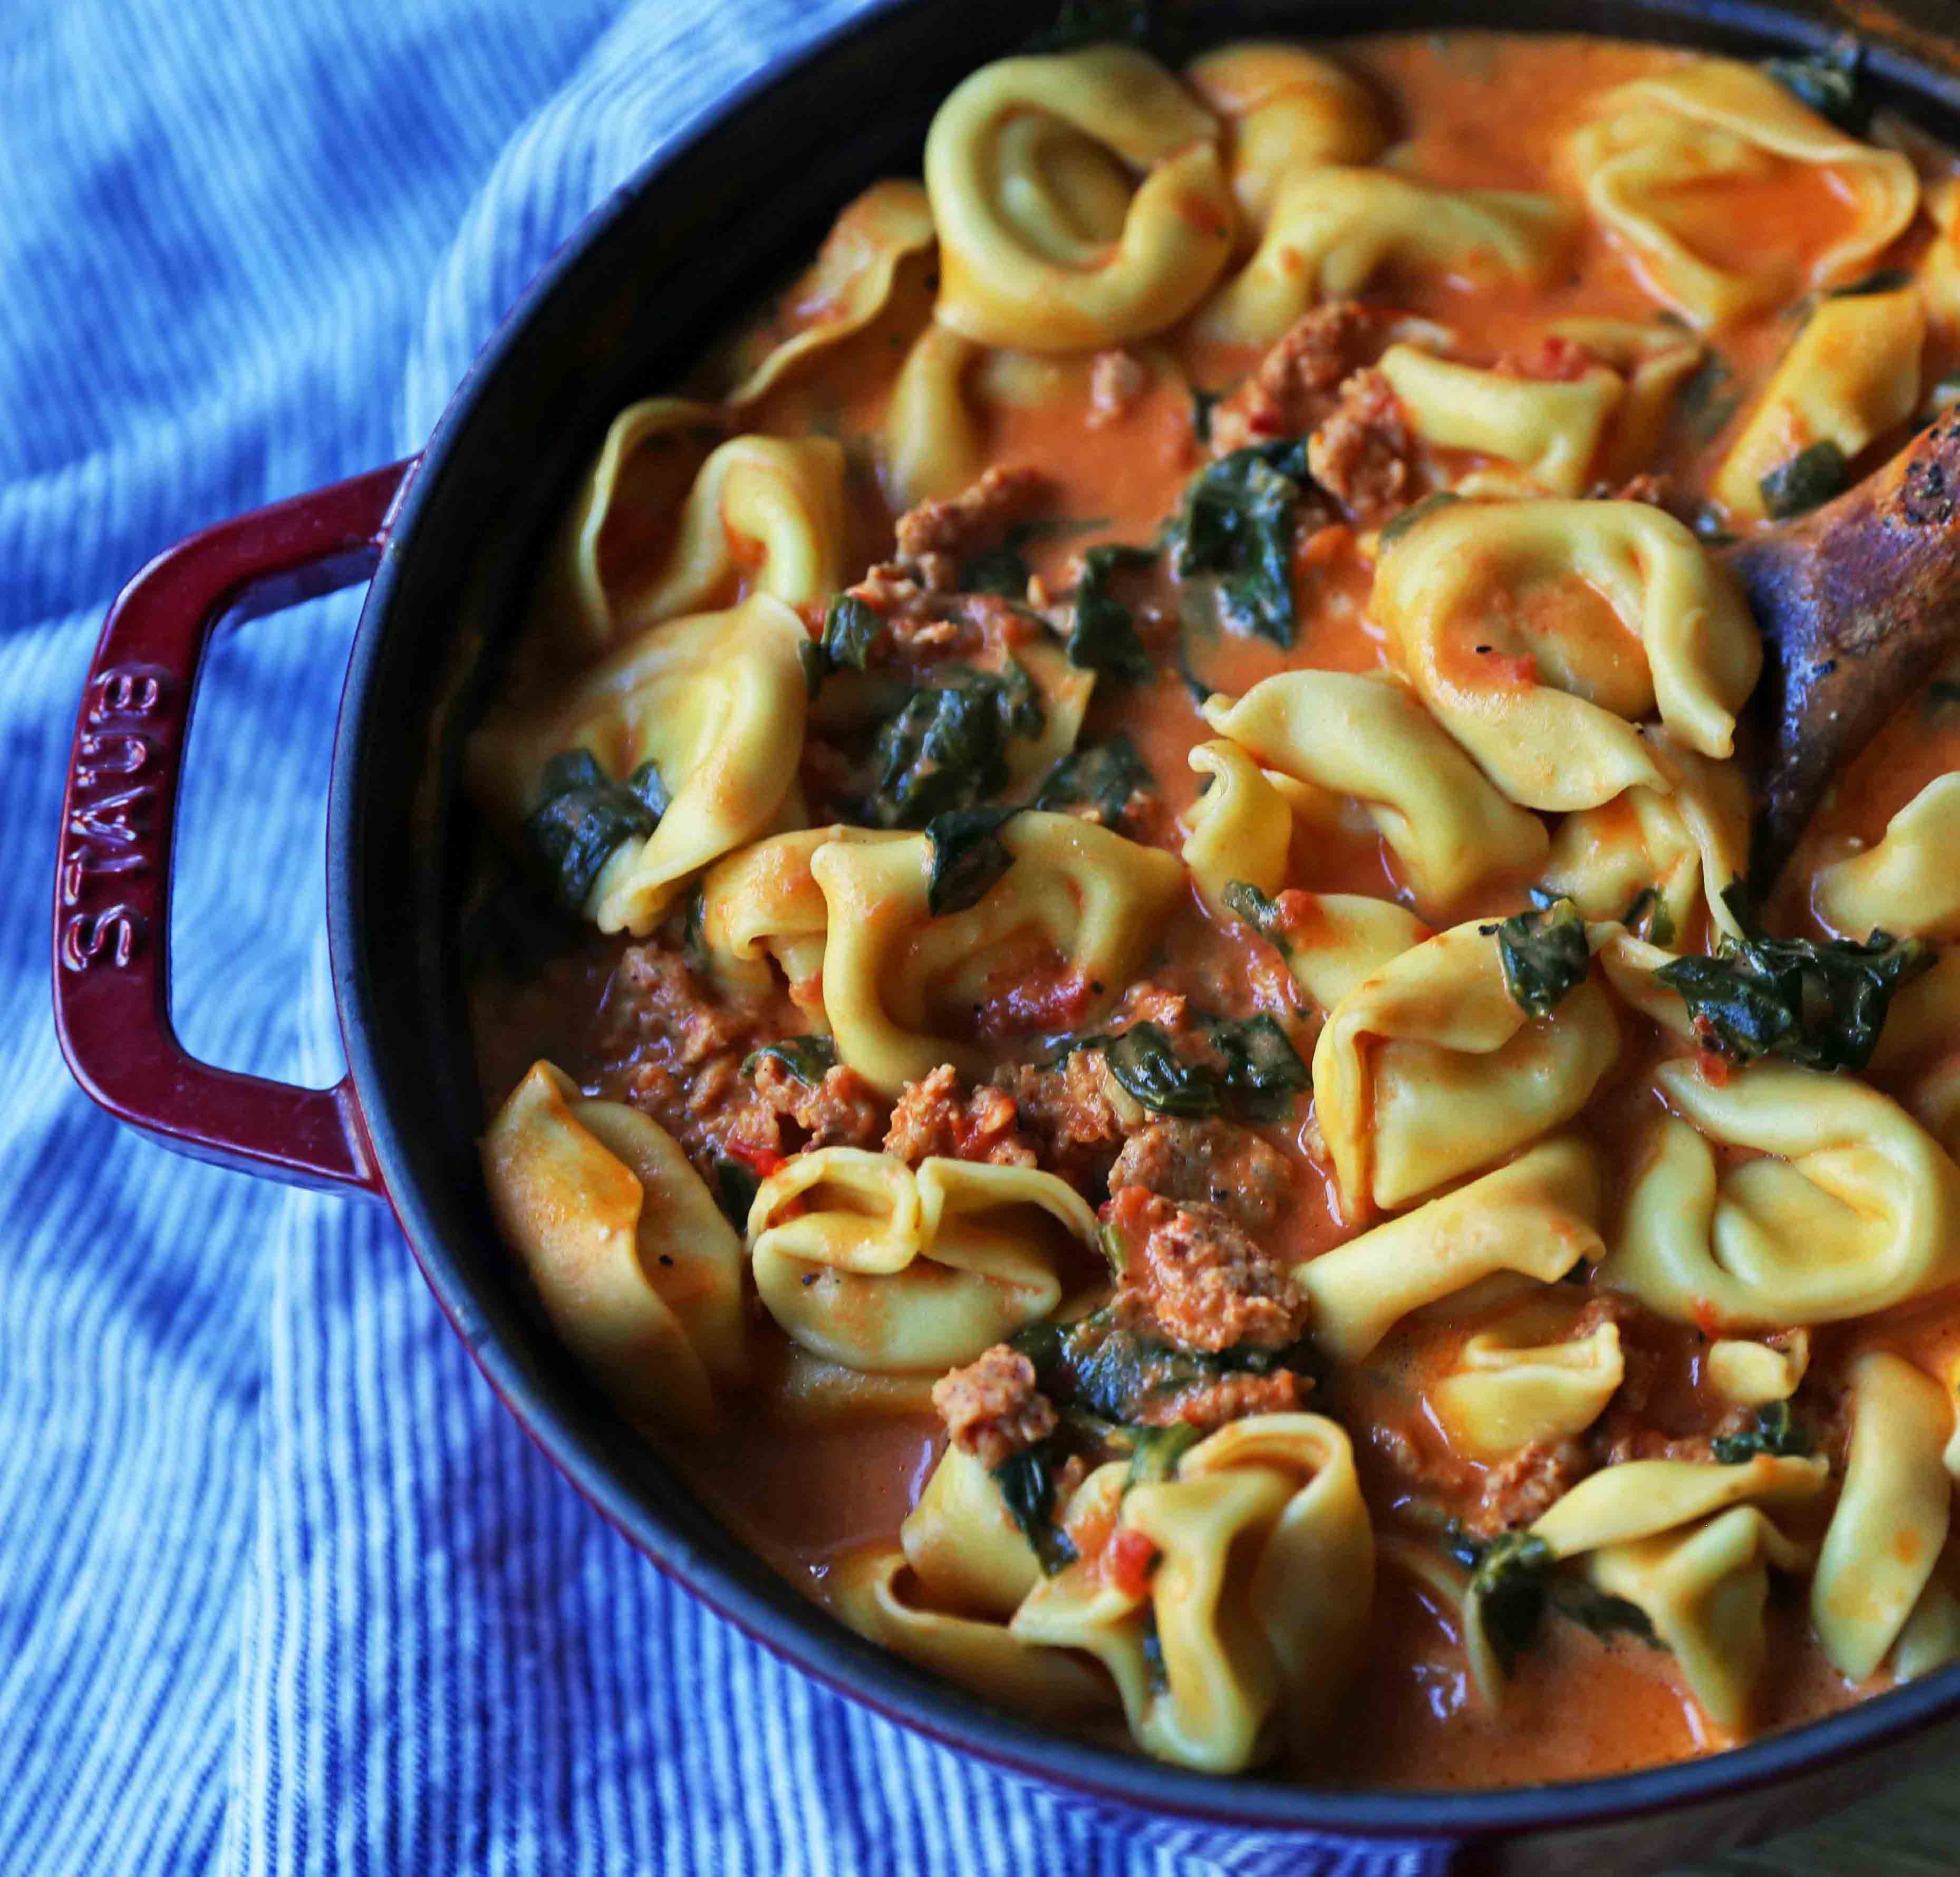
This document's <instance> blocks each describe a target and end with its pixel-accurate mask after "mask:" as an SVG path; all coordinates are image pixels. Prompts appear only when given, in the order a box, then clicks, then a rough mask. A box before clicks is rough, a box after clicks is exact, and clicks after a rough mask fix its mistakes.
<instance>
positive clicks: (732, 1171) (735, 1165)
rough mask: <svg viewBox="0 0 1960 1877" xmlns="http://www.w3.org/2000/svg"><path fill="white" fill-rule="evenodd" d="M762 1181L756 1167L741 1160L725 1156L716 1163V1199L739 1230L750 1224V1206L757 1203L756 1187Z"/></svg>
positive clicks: (729, 1220)
mask: <svg viewBox="0 0 1960 1877" xmlns="http://www.w3.org/2000/svg"><path fill="white" fill-rule="evenodd" d="M760 1185H762V1182H761V1181H760V1180H759V1179H757V1178H756V1169H754V1168H753V1166H746V1165H744V1164H743V1163H742V1162H741V1161H740V1160H729V1159H727V1158H723V1159H721V1160H717V1161H716V1162H715V1163H714V1197H715V1200H716V1202H717V1203H718V1204H719V1205H720V1206H721V1210H722V1212H723V1214H724V1216H725V1217H727V1220H728V1222H729V1223H730V1224H731V1225H732V1226H734V1227H735V1229H736V1230H737V1231H738V1232H739V1231H741V1230H743V1229H744V1228H745V1227H746V1226H747V1225H748V1223H749V1207H751V1206H753V1204H755V1203H756V1188H758V1187H759V1186H760Z"/></svg>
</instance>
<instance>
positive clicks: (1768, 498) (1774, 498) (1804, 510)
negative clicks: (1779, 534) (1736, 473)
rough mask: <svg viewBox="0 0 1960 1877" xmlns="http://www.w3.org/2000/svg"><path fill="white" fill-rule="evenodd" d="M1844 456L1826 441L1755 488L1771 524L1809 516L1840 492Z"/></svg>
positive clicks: (1842, 487)
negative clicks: (1758, 492)
mask: <svg viewBox="0 0 1960 1877" xmlns="http://www.w3.org/2000/svg"><path fill="white" fill-rule="evenodd" d="M1846 476H1847V465H1846V460H1845V456H1844V451H1843V450H1841V449H1839V448H1838V446H1837V445H1836V444H1834V443H1833V442H1832V441H1831V440H1830V438H1829V437H1825V438H1823V439H1822V440H1821V441H1818V442H1817V443H1814V444H1811V445H1810V446H1809V448H1808V449H1805V450H1799V451H1798V452H1797V453H1796V455H1795V456H1793V457H1791V458H1790V460H1789V461H1788V462H1787V463H1781V464H1779V465H1778V466H1777V467H1776V468H1775V469H1772V470H1771V472H1769V474H1768V476H1764V478H1763V479H1761V481H1760V482H1758V484H1757V485H1756V486H1757V487H1758V488H1759V489H1761V491H1762V495H1763V507H1764V510H1765V511H1767V512H1768V515H1769V517H1770V519H1771V520H1772V521H1787V520H1789V519H1790V517H1792V516H1793V515H1801V514H1808V513H1809V511H1810V510H1812V509H1813V508H1817V507H1822V504H1825V502H1828V501H1830V499H1831V497H1832V496H1834V495H1838V494H1839V493H1841V492H1842V490H1843V489H1844V484H1845V480H1846Z"/></svg>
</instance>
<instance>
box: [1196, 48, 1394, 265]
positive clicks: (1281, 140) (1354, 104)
mask: <svg viewBox="0 0 1960 1877" xmlns="http://www.w3.org/2000/svg"><path fill="white" fill-rule="evenodd" d="M1185 80H1186V81H1187V82H1188V84H1190V86H1191V88H1192V90H1193V91H1195V92H1196V93H1197V94H1198V96H1199V97H1201V98H1202V99H1203V100H1204V102H1205V103H1206V104H1208V106H1209V107H1211V110H1213V111H1214V113H1217V116H1218V117H1219V118H1220V119H1222V120H1223V123H1224V126H1225V134H1226V143H1227V157H1226V173H1227V177H1228V178H1229V180H1230V183H1231V186H1232V193H1233V196H1234V197H1235V198H1236V200H1237V202H1238V205H1239V213H1240V215H1241V216H1242V217H1243V225H1244V226H1245V227H1246V229H1247V230H1249V231H1251V232H1252V233H1254V234H1257V233H1258V231H1261V230H1262V229H1263V228H1264V227H1265V225H1266V223H1267V221H1268V219H1269V218H1270V217H1271V213H1272V207H1273V199H1274V196H1275V195H1276V194H1277V193H1278V189H1279V186H1280V185H1281V183H1283V182H1284V181H1285V180H1286V179H1287V177H1289V176H1290V175H1292V174H1293V173H1294V172H1295V171H1297V170H1306V169H1313V168H1316V167H1319V165H1322V164H1329V163H1335V164H1342V163H1372V162H1373V161H1374V160H1375V158H1376V157H1378V156H1379V155H1380V154H1381V152H1382V150H1383V146H1384V145H1386V143H1387V142H1388V140H1389V139H1388V131H1387V129H1386V126H1385V125H1384V124H1383V121H1382V112H1381V108H1380V107H1379V105H1377V104H1376V102H1375V100H1374V98H1373V95H1372V94H1370V91H1369V90H1368V88H1367V86H1366V85H1364V84H1362V83H1361V82H1360V80H1359V79H1357V78H1354V77H1353V76H1351V75H1350V74H1349V73H1348V72H1344V71H1343V70H1342V69H1341V68H1340V66H1338V65H1335V63H1334V62H1333V61H1332V60H1331V59H1321V58H1317V57H1316V56H1314V54H1313V53H1312V52H1303V51H1302V50H1301V49H1300V47H1299V46H1287V45H1281V44H1276V43H1271V42H1269V41H1265V40H1245V41H1241V42H1239V43H1236V44H1234V45H1230V46H1220V47H1219V48H1218V49H1217V50H1216V51H1215V52H1207V53H1206V54H1205V55H1204V56H1203V57H1202V58H1201V59H1193V60H1192V62H1191V64H1190V65H1189V66H1188V67H1187V68H1186V69H1185Z"/></svg>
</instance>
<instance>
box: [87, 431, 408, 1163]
mask: <svg viewBox="0 0 1960 1877" xmlns="http://www.w3.org/2000/svg"><path fill="white" fill-rule="evenodd" d="M415 461H416V459H415V458H413V457H410V458H409V460H406V461H405V462H402V463H394V464H392V465H391V466H390V467H388V468H387V469H372V470H370V471H369V472H368V473H367V474H366V475H365V476H353V477H351V478H350V479H348V481H346V482H336V483H334V484H333V485H331V486H329V487H328V488H320V489H315V490H314V491H313V492H312V493H310V495H296V496H294V497H293V498H292V499H291V500H290V501H283V502H275V503H274V504H272V506H271V507H267V508H260V509H256V510H254V511H253V512H252V513H251V514H245V515H240V516H237V517H234V519H233V520H230V521H223V522H220V523H218V525H217V526H216V527H212V528H207V529H205V530H204V532H203V533H201V534H196V535H192V536H190V537H189V539H186V540H183V541H180V542H178V543H177V546H174V547H172V548H167V549H165V550H164V552H162V553H161V554H160V555H157V558H155V559H154V560H153V561H152V562H151V563H150V564H149V565H148V567H146V568H144V569H143V571H142V572H141V573H140V574H138V575H137V576H136V577H135V579H134V580H132V581H130V583H129V585H128V586H127V587H125V588H124V589H123V590H122V593H120V594H119V596H118V597H117V598H116V603H115V604H114V605H113V606H111V607H110V609H109V617H108V619H107V621H105V622H104V623H103V628H102V637H101V639H100V641H99V642H98V644H97V646H96V648H95V657H94V660H93V662H92V663H91V665H90V666H89V671H88V682H87V686H86V688H85V689H84V691H83V693H82V699H81V714H80V717H79V718H78V721H77V722H76V724H75V746H74V749H73V750H72V752H70V755H69V758H68V787H67V791H66V793H65V797H64V798H63V800H62V827H61V844H60V848H59V853H58V857H57V859H56V873H55V929H54V973H53V975H54V1002H55V1029H56V1034H57V1035H58V1036H59V1038H60V1039H61V1047H62V1055H64V1056H65V1057H66V1058H67V1059H68V1067H69V1068H70V1069H71V1070H72V1071H73V1072H74V1074H75V1080H77V1081H78V1082H79V1083H81V1086H82V1087H83V1089H84V1090H86V1091H87V1093H88V1094H89V1095H90V1096H92V1097H93V1098H94V1099H95V1100H96V1101H97V1102H100V1104H101V1106H103V1107H104V1108H106V1109H108V1111H109V1112H110V1113H111V1114H112V1115H115V1116H116V1118H117V1119H118V1120H119V1121H126V1122H128V1123H129V1125H131V1126H132V1127H135V1128H142V1130H143V1131H144V1132H145V1134H149V1135H151V1137H153V1138H154V1139H155V1140H157V1141H161V1143H162V1144H164V1145H165V1146H166V1147H175V1148H176V1149H177V1150H179V1151H180V1153H189V1154H192V1155H193V1156H196V1157H197V1158H198V1159H199V1160H215V1161H217V1162H218V1163H220V1164H221V1165H224V1166H235V1167H238V1168H240V1169H243V1170H244V1171H246V1172H254V1173H262V1174H268V1175H269V1176H272V1178H274V1179H282V1180H289V1181H291V1182H294V1184H296V1185H310V1186H322V1187H346V1186H352V1187H357V1188H362V1189H364V1190H366V1191H370V1192H379V1191H380V1182H379V1180H378V1179H377V1176H376V1173H375V1170H374V1161H373V1158H372V1156H371V1153H370V1152H369V1150H368V1141H367V1136H366V1134H365V1133H364V1131H363V1129H362V1127H361V1118H360V1112H359V1108H358V1104H357V1103H356V1102H355V1096H354V1091H353V1088H352V1084H351V1083H350V1082H349V1081H348V1080H347V1079H346V1078H345V1077H343V1078H342V1080H341V1082H340V1083H339V1085H338V1086H336V1087H334V1088H330V1089H303V1088H295V1087H293V1086H289V1085H288V1084H287V1083H283V1082H272V1081H268V1080H266V1079H264V1078H263V1077H259V1076H253V1075H239V1074H234V1072H233V1071H230V1070H228V1069H219V1068H215V1067H212V1065H211V1064H208V1063H205V1062H199V1061H197V1060H196V1058H194V1057H192V1056H191V1055H189V1054H188V1053H187V1052H186V1051H185V1049H184V1048H183V1045H182V1044H181V1043H180V1042H178V1040H177V1032H176V1030H175V1029H174V1028H173V1026H172V1025H171V1023H170V859H171V851H172V847H173V837H174V835H175V832H176V823H177V791H178V787H179V784H180V782H181V781H182V780H183V754H184V744H185V739H186V735H187V734H188V733H189V728H190V715H191V705H192V701H193V699H194V698H195V696H196V686H197V676H198V670H199V666H200V665H201V664H202V662H203V659H204V654H205V647H207V646H208V644H210V642H211V640H212V635H213V634H214V633H215V631H217V630H218V628H219V627H220V626H221V625H227V624H229V623H231V622H234V621H242V620H245V619H258V618H260V617H263V616H264V615H266V614H267V613H269V612H279V611H282V610H283V609H285V608H286V607H288V606H296V605H298V603H300V602H301V600H310V599H313V598H314V597H317V596H318V595H320V594H321V593H332V592H333V591H334V590H336V589H337V588H339V587H351V586H354V585H356V584H359V583H360V582H361V581H365V580H367V579H368V578H369V577H371V575H372V574H373V573H374V568H375V567H376V565H377V563H378V562H379V561H380V554H381V548H382V544H383V542H384V541H385V540H386V539H387V532H388V527H389V524H390V520H392V518H393V512H394V509H395V507H396V503H397V501H399V498H400V495H401V493H402V491H403V488H404V487H405V486H406V484H407V482H408V479H409V472H410V471H411V470H412V469H413V468H414V467H415Z"/></svg>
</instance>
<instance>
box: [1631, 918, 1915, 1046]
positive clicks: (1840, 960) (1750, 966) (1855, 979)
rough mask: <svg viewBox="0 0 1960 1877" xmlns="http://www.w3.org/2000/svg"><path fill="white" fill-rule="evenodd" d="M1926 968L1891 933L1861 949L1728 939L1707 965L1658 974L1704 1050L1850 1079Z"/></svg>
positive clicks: (1856, 944) (1676, 966) (1683, 961)
mask: <svg viewBox="0 0 1960 1877" xmlns="http://www.w3.org/2000/svg"><path fill="white" fill-rule="evenodd" d="M1725 897H1726V895H1725ZM1732 903H1733V902H1732ZM1932 962H1933V953H1932V950H1931V949H1930V947H1929V946H1927V944H1926V943H1925V942H1924V941H1923V940H1920V939H1896V938H1894V937H1892V934H1890V933H1889V932H1874V933H1873V934H1872V935H1871V937H1869V938H1868V939H1866V940H1863V941H1862V942H1860V941H1859V940H1855V939H1825V940H1818V939H1774V938H1768V937H1763V936H1761V935H1760V934H1755V935H1752V936H1750V937H1744V938H1736V937H1732V936H1727V935H1725V936H1724V937H1723V940H1722V943H1721V945H1720V948H1719V950H1717V953H1716V954H1715V956H1713V958H1693V957H1691V958H1677V959H1673V960H1672V961H1671V962H1669V963H1667V964H1666V965H1663V966H1661V968H1660V969H1659V970H1658V971H1656V972H1655V973H1654V976H1655V978H1656V979H1658V980H1659V982H1661V983H1662V984H1664V985H1667V986H1668V987H1669V988H1670V989H1671V990H1674V991H1678V992H1679V993H1680V994H1681V999H1682V1002H1683V1003H1684V1004H1686V1005H1687V1006H1688V1016H1689V1017H1690V1018H1691V1020H1692V1021H1693V1023H1694V1034H1695V1039H1696V1040H1697V1041H1698V1042H1700V1044H1701V1046H1702V1047H1703V1048H1704V1049H1707V1050H1710V1051H1713V1053H1714V1054H1716V1055H1720V1056H1724V1057H1726V1058H1728V1060H1729V1061H1731V1062H1753V1061H1755V1059H1756V1058H1758V1056H1767V1055H1778V1056H1782V1057H1783V1058H1786V1059H1787V1060H1788V1061H1791V1062H1795V1063H1800V1064H1802V1065H1803V1067H1805V1068H1806V1069H1850V1070H1853V1071H1856V1070H1860V1069H1862V1068H1863V1067H1865V1065H1866V1064H1867V1063H1869V1061H1871V1059H1872V1051H1873V1049H1875V1048H1876V1047H1877V1046H1878V1041H1879V1031H1880V1030H1881V1029H1883V1028H1884V1026H1885V1011H1886V1010H1887V1008H1888V1007H1889V1005H1890V1004H1891V1002H1892V994H1893V993H1894V992H1895V991H1897V990H1898V988H1899V986H1900V985H1902V984H1904V983H1905V982H1907V981H1908V980H1909V979H1911V978H1914V977H1916V976H1917V975H1918V974H1919V973H1920V972H1922V971H1923V970H1925V969H1926V968H1927V966H1929V965H1930V964H1931V963H1932Z"/></svg>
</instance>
